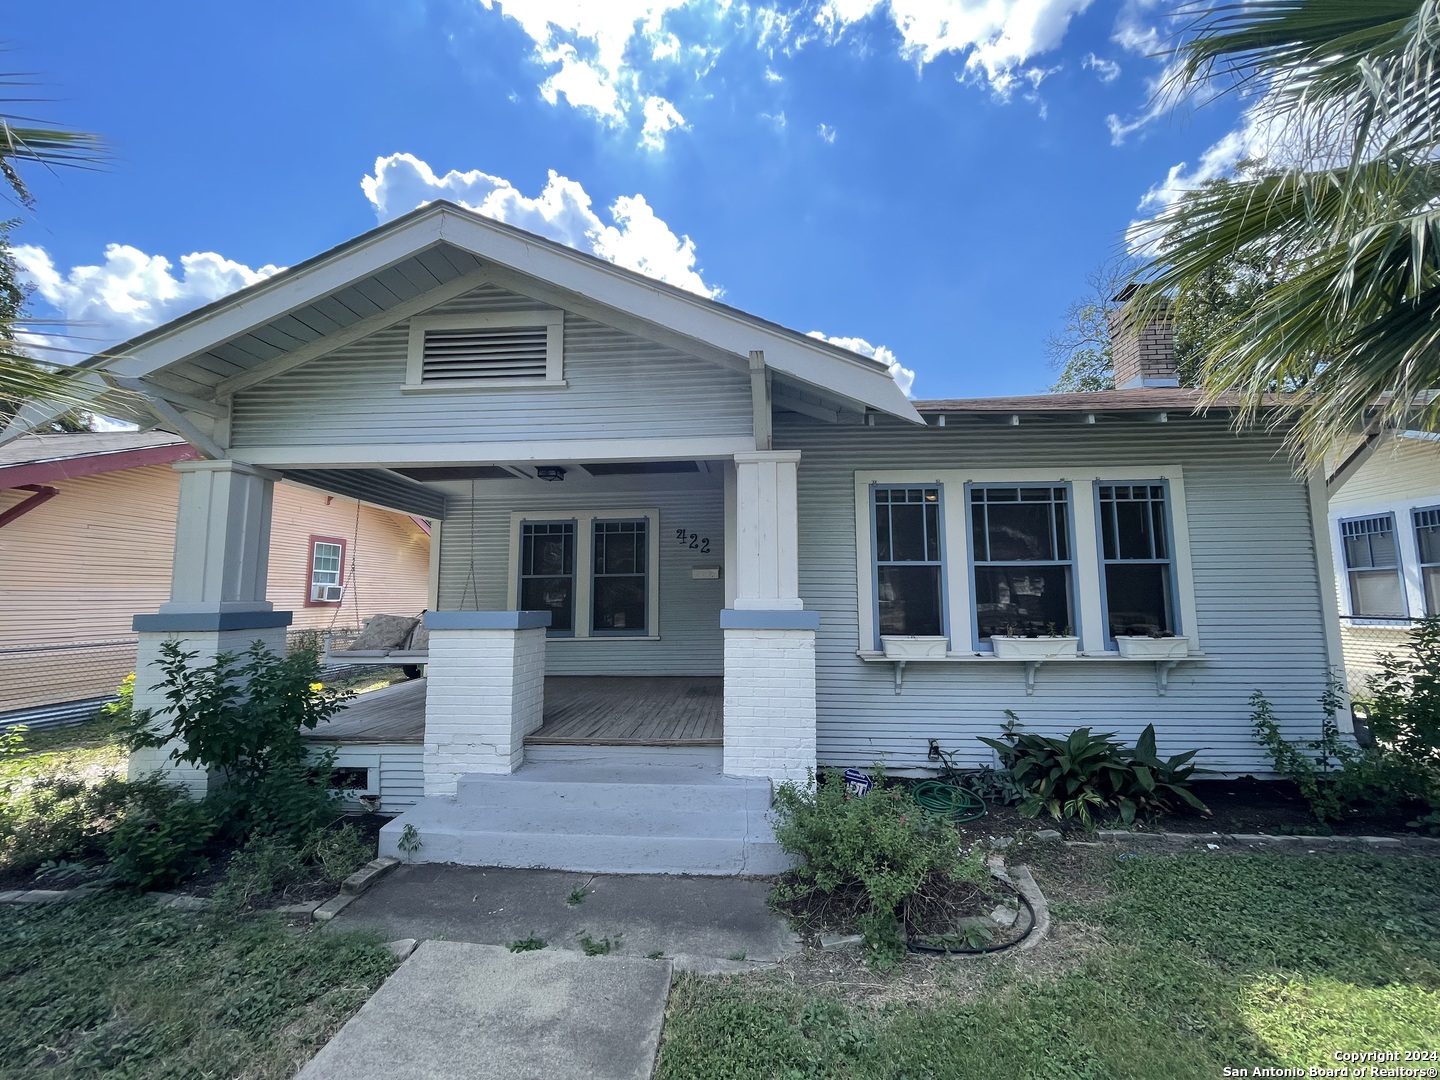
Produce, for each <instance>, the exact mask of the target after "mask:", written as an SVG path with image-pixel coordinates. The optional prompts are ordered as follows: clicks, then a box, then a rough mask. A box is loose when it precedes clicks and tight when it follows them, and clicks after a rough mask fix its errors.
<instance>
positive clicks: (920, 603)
mask: <svg viewBox="0 0 1440 1080" xmlns="http://www.w3.org/2000/svg"><path fill="white" fill-rule="evenodd" d="M871 491H872V496H871V498H872V503H871V505H872V507H873V511H874V513H873V519H874V524H875V536H874V542H875V598H876V604H877V607H878V618H877V620H876V621H877V624H878V626H879V628H880V633H881V634H897V635H898V634H918V635H922V636H926V637H943V636H944V634H945V603H944V580H943V579H944V574H943V561H944V542H943V538H942V536H941V529H940V520H941V513H940V488H939V487H938V486H931V487H921V486H916V487H910V486H906V487H889V486H882V485H878V484H877V485H875V486H874V487H873V488H872V489H871ZM876 644H877V645H878V644H879V643H878V642H877V643H876Z"/></svg>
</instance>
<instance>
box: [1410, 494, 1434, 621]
mask: <svg viewBox="0 0 1440 1080" xmlns="http://www.w3.org/2000/svg"><path fill="white" fill-rule="evenodd" d="M1414 522H1415V548H1416V550H1417V551H1418V553H1419V556H1420V584H1421V587H1422V588H1423V590H1424V593H1425V614H1426V615H1440V506H1427V507H1424V508H1422V509H1419V510H1416V511H1414Z"/></svg>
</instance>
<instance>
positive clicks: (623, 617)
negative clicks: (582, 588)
mask: <svg viewBox="0 0 1440 1080" xmlns="http://www.w3.org/2000/svg"><path fill="white" fill-rule="evenodd" d="M648 526H649V522H648V521H646V519H644V518H640V519H639V520H636V521H596V522H595V523H594V536H593V543H592V548H591V550H592V553H593V556H594V564H595V576H594V578H593V587H592V589H591V596H592V608H593V610H592V612H591V622H590V625H591V631H592V633H595V634H632V635H635V634H639V635H643V634H644V633H645V632H646V626H645V621H646V618H645V617H646V613H647V611H648V609H649V603H648V601H647V596H646V594H647V588H646V570H647V567H648V566H649V558H648V556H647V554H646V546H647V541H648V539H649V537H648Z"/></svg>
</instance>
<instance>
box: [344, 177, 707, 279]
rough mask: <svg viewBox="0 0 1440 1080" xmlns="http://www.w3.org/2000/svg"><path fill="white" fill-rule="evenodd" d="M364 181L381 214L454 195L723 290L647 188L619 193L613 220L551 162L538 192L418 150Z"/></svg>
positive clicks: (583, 246) (657, 272)
mask: <svg viewBox="0 0 1440 1080" xmlns="http://www.w3.org/2000/svg"><path fill="white" fill-rule="evenodd" d="M360 187H361V189H362V190H363V191H364V192H365V197H366V198H367V199H369V200H370V205H371V206H373V207H374V208H375V216H376V218H378V219H379V220H380V221H388V220H390V219H391V218H394V217H398V216H399V215H400V214H403V213H406V212H407V211H410V210H413V209H415V207H417V206H423V205H425V204H426V203H428V202H434V201H435V200H436V199H448V200H450V201H451V202H455V203H459V204H460V205H461V206H465V207H468V208H469V209H471V210H474V211H475V212H476V213H480V214H484V215H485V216H486V217H490V218H494V219H495V220H496V221H503V222H507V223H508V224H511V225H515V226H517V227H519V228H521V229H527V230H529V231H530V232H533V233H538V234H539V235H541V236H547V237H549V238H550V239H552V240H558V241H559V242H560V243H562V244H568V245H569V246H570V247H573V248H576V249H577V250H580V251H585V252H589V253H591V254H594V255H598V256H599V257H600V258H602V259H608V260H609V261H610V262H613V263H615V264H616V265H617V266H623V267H626V268H627V269H630V270H637V271H639V272H640V273H642V274H646V275H648V276H650V277H653V278H656V279H658V280H660V281H665V282H669V283H670V284H671V285H676V286H679V287H680V288H682V289H686V290H688V291H690V292H693V293H699V294H700V295H701V296H718V295H719V293H720V290H719V289H718V288H711V287H710V286H708V285H706V284H705V281H704V279H703V278H701V276H700V272H699V271H698V270H697V269H696V268H695V263H696V256H695V241H693V240H691V239H690V238H689V237H688V236H677V235H676V234H675V232H674V231H673V230H672V229H671V228H670V226H669V225H667V224H666V223H665V222H664V221H663V220H661V219H660V218H658V217H656V216H655V211H654V209H653V208H652V207H651V206H650V204H649V203H648V202H646V201H645V197H644V196H643V195H627V196H622V197H621V198H618V199H616V200H615V202H614V203H612V204H611V205H610V207H609V209H608V213H609V216H610V221H608V222H607V221H605V220H604V219H603V218H601V216H600V215H599V214H597V213H596V212H595V210H594V209H593V208H592V206H591V198H590V195H589V193H588V192H586V190H585V188H584V187H583V186H581V185H580V184H579V183H578V182H576V181H574V180H571V179H569V178H568V177H564V176H560V175H559V174H557V173H555V172H554V171H553V170H552V171H551V172H550V175H549V179H548V180H547V181H546V183H545V186H544V188H542V189H541V191H540V193H539V194H538V195H535V196H527V195H525V194H523V193H522V192H521V191H520V190H519V189H518V188H517V187H515V185H514V184H512V183H511V182H510V181H509V180H506V179H504V178H503V177H499V176H491V175H490V174H489V173H484V172H481V171H480V170H479V169H471V170H470V171H469V172H460V171H459V170H457V169H452V170H451V171H450V172H447V173H445V174H443V175H441V174H438V173H436V172H435V170H434V169H432V168H431V167H430V166H429V165H428V164H427V163H426V162H424V161H421V160H420V159H419V158H417V157H415V156H414V155H413V154H391V155H390V156H389V157H382V158H377V159H376V161H375V172H374V175H371V176H366V177H365V178H364V179H363V180H361V182H360Z"/></svg>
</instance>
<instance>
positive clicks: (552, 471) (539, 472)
mask: <svg viewBox="0 0 1440 1080" xmlns="http://www.w3.org/2000/svg"><path fill="white" fill-rule="evenodd" d="M535 475H536V476H538V477H539V478H540V479H541V480H548V481H550V482H551V483H552V484H553V483H558V482H559V481H561V480H564V479H565V470H564V469H562V468H561V467H560V466H559V465H536V466H535Z"/></svg>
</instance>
